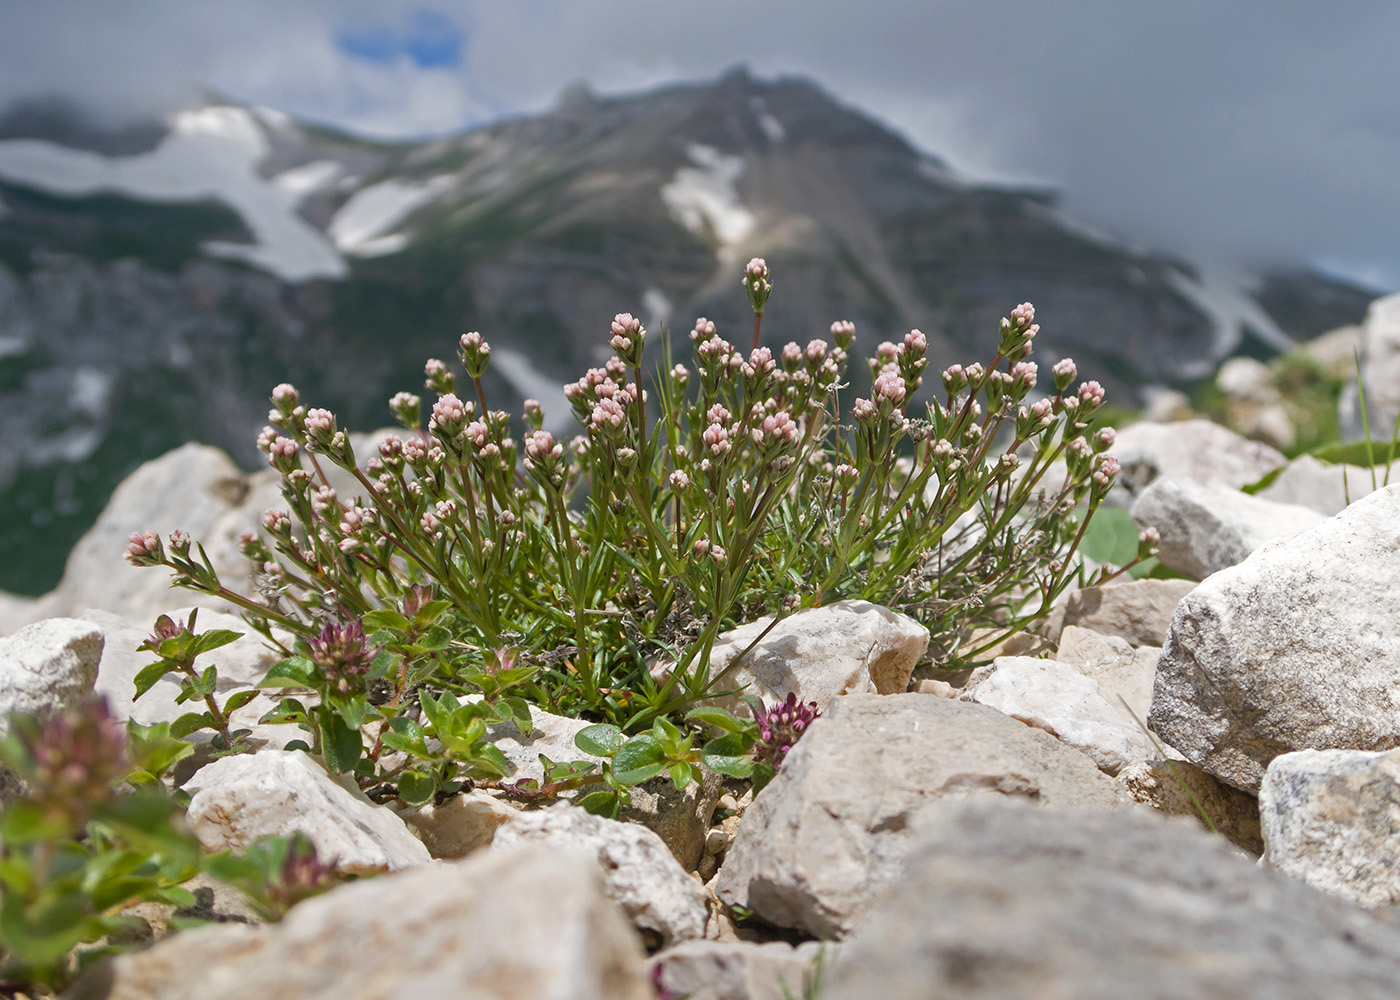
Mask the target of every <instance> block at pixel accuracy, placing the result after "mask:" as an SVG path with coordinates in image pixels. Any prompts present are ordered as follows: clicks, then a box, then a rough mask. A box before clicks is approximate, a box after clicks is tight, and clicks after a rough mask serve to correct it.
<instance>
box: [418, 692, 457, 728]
mask: <svg viewBox="0 0 1400 1000" xmlns="http://www.w3.org/2000/svg"><path fill="white" fill-rule="evenodd" d="M418 702H419V704H421V705H422V706H423V714H424V715H425V716H427V717H428V725H430V726H432V727H433V732H435V733H437V735H438V736H439V737H441V736H442V735H443V734H444V733H446V732H449V731H450V730H451V728H452V711H453V709H455V708H456V707H457V699H456V698H454V697H453V696H452V695H450V694H448V693H447V692H443V695H442V697H441V698H434V697H433V696H432V695H431V694H429V693H428V692H427V691H423V692H420V693H419V695H418Z"/></svg>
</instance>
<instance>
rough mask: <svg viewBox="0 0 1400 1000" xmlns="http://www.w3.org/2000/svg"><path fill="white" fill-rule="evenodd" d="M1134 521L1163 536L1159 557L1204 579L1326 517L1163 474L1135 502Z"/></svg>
mask: <svg viewBox="0 0 1400 1000" xmlns="http://www.w3.org/2000/svg"><path fill="white" fill-rule="evenodd" d="M1132 513H1133V522H1134V523H1135V524H1137V526H1138V527H1139V528H1147V527H1153V528H1156V529H1157V531H1158V532H1159V533H1160V534H1161V536H1162V547H1161V551H1159V552H1158V553H1157V558H1159V559H1161V560H1162V562H1163V563H1164V564H1165V565H1167V566H1169V567H1171V568H1172V569H1174V570H1176V571H1177V572H1179V573H1185V574H1186V575H1187V576H1190V577H1194V578H1195V579H1198V580H1204V579H1205V578H1206V577H1208V576H1210V574H1212V573H1216V572H1219V571H1220V570H1222V569H1225V568H1227V567H1229V566H1234V565H1236V564H1237V563H1241V562H1244V560H1245V558H1246V557H1248V555H1249V554H1250V553H1251V552H1253V551H1254V550H1255V549H1257V548H1259V546H1261V545H1263V544H1264V543H1265V542H1268V541H1272V540H1273V539H1275V538H1286V537H1287V536H1289V535H1292V534H1295V533H1297V532H1299V531H1303V530H1305V529H1307V528H1311V527H1313V526H1314V525H1316V524H1319V523H1320V522H1322V521H1323V520H1324V519H1325V517H1324V515H1322V514H1319V513H1318V512H1317V511H1315V510H1311V509H1309V508H1307V507H1298V506H1291V505H1288V504H1281V503H1274V502H1272V501H1270V500H1261V499H1260V498H1259V497H1254V496H1250V495H1249V494H1248V493H1241V492H1240V491H1239V490H1237V489H1232V488H1230V487H1228V486H1222V485H1220V484H1218V483H1197V482H1193V481H1192V480H1189V479H1181V478H1178V477H1176V476H1163V477H1161V478H1159V479H1157V480H1155V481H1154V482H1153V483H1152V485H1151V486H1149V487H1147V489H1145V490H1143V492H1142V493H1141V495H1139V496H1138V498H1137V501H1136V502H1135V503H1134V504H1133V512H1132Z"/></svg>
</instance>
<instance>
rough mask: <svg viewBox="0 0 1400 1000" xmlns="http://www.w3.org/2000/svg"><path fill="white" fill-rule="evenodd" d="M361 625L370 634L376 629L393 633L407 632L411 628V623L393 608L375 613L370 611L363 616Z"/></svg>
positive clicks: (382, 609)
mask: <svg viewBox="0 0 1400 1000" xmlns="http://www.w3.org/2000/svg"><path fill="white" fill-rule="evenodd" d="M361 624H362V625H363V626H364V628H365V631H366V632H372V631H374V630H375V629H377V628H388V629H393V630H394V631H395V632H407V631H408V630H409V629H411V628H412V627H413V623H412V622H410V621H409V620H408V619H407V618H405V617H404V616H403V615H401V614H399V613H398V612H397V611H395V610H394V609H393V608H380V609H379V610H377V611H371V612H370V613H369V614H367V615H365V617H364V618H363V619H362V621H361Z"/></svg>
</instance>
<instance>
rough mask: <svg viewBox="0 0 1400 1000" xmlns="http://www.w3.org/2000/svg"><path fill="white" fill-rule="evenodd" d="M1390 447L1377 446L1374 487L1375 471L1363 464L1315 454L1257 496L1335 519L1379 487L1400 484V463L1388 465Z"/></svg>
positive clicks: (1299, 460)
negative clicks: (1336, 461)
mask: <svg viewBox="0 0 1400 1000" xmlns="http://www.w3.org/2000/svg"><path fill="white" fill-rule="evenodd" d="M1388 447H1389V441H1388V440H1387V441H1386V443H1385V444H1378V445H1377V447H1376V452H1375V455H1376V460H1377V461H1378V462H1380V463H1382V464H1381V465H1379V466H1378V467H1377V468H1376V469H1375V479H1374V483H1375V485H1374V486H1373V485H1372V482H1373V480H1372V475H1371V473H1372V470H1371V469H1368V468H1363V467H1361V466H1359V465H1328V464H1327V463H1326V462H1322V461H1319V460H1318V459H1316V458H1313V457H1312V456H1311V455H1299V456H1298V457H1297V458H1295V459H1294V460H1293V461H1291V462H1289V463H1288V465H1287V466H1285V467H1284V468H1283V470H1282V471H1281V472H1280V473H1279V474H1278V476H1277V478H1275V479H1274V481H1273V482H1271V483H1269V485H1268V486H1265V487H1264V488H1263V489H1262V490H1260V491H1259V492H1258V493H1256V494H1255V496H1258V497H1262V498H1263V499H1265V500H1272V501H1274V502H1275V503H1291V504H1297V505H1298V506H1300V507H1308V508H1310V509H1312V510H1315V511H1317V512H1318V513H1319V514H1326V515H1327V516H1328V517H1331V516H1332V515H1333V514H1338V513H1341V511H1343V510H1345V509H1346V506H1347V504H1349V503H1351V502H1353V501H1355V500H1360V499H1361V498H1362V497H1364V496H1367V495H1368V494H1370V493H1373V492H1375V489H1376V487H1378V486H1383V485H1385V484H1386V483H1387V482H1400V461H1397V462H1395V463H1394V464H1393V465H1391V467H1390V469H1389V470H1387V469H1386V466H1385V464H1384V462H1385V456H1386V450H1387V449H1388Z"/></svg>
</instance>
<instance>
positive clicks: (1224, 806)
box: [1118, 760, 1264, 857]
mask: <svg viewBox="0 0 1400 1000" xmlns="http://www.w3.org/2000/svg"><path fill="white" fill-rule="evenodd" d="M1118 780H1119V781H1121V782H1122V783H1123V787H1124V788H1126V789H1127V790H1128V794H1129V795H1131V796H1132V797H1133V799H1134V801H1137V802H1141V803H1143V804H1144V805H1148V806H1151V807H1152V808H1153V809H1156V810H1157V811H1158V812H1162V813H1166V814H1167V815H1168V816H1189V817H1191V818H1192V819H1194V820H1195V821H1196V822H1198V823H1199V824H1200V825H1201V827H1202V828H1203V829H1211V828H1212V827H1214V829H1215V832H1216V833H1218V834H1220V835H1221V836H1222V837H1224V838H1225V839H1226V840H1228V841H1229V842H1230V843H1232V844H1234V845H1235V846H1236V847H1239V848H1240V849H1242V850H1245V851H1248V852H1249V853H1250V854H1252V855H1254V856H1255V857H1258V856H1259V855H1261V854H1263V853H1264V838H1263V836H1262V835H1261V834H1260V832H1259V803H1258V801H1257V800H1256V799H1255V798H1254V796H1253V795H1250V794H1249V793H1248V792H1242V791H1240V790H1239V789H1238V788H1231V787H1230V786H1229V785H1227V784H1225V783H1224V782H1222V781H1221V780H1220V779H1219V778H1217V777H1215V776H1214V775H1213V774H1208V773H1207V772H1205V771H1203V770H1201V769H1200V768H1199V767H1197V766H1196V765H1195V764H1192V763H1191V762H1190V761H1187V760H1144V761H1140V762H1139V763H1137V764H1130V765H1129V766H1127V767H1125V768H1123V770H1121V771H1119V772H1118ZM1202 812H1204V813H1205V815H1204V816H1203V815H1201V814H1202Z"/></svg>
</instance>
